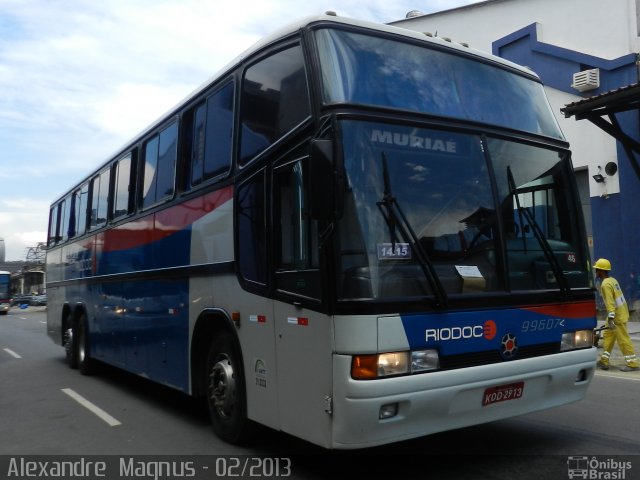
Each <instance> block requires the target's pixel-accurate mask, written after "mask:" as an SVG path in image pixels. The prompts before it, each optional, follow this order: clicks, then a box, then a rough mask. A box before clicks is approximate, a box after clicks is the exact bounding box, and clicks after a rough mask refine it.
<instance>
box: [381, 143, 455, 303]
mask: <svg viewBox="0 0 640 480" xmlns="http://www.w3.org/2000/svg"><path fill="white" fill-rule="evenodd" d="M382 178H383V183H384V191H383V195H382V200H380V201H379V202H377V203H376V204H377V205H378V208H379V209H380V213H381V214H382V217H383V218H384V221H385V222H386V224H387V227H388V228H389V237H390V238H391V248H392V250H393V251H394V252H395V250H396V243H398V235H397V233H396V230H397V231H399V232H400V235H401V237H402V238H403V239H404V240H405V241H406V242H408V243H412V244H413V246H414V251H415V253H416V257H417V259H418V263H419V265H420V268H421V269H422V272H423V273H424V276H425V277H426V279H427V281H428V282H429V284H430V285H431V288H432V290H433V294H434V297H435V306H436V308H445V307H446V306H447V293H446V292H445V290H444V287H443V286H442V283H441V282H440V279H439V278H438V274H437V273H436V271H435V268H434V266H433V263H432V262H431V260H430V259H429V256H428V255H427V253H426V252H425V251H424V249H423V248H422V245H421V244H420V241H419V239H418V236H417V235H416V232H415V230H414V229H413V227H412V226H411V223H409V221H408V220H407V217H405V215H404V213H403V211H402V209H401V208H400V205H399V204H398V200H396V197H394V196H393V193H392V192H391V180H390V178H389V168H388V166H387V156H386V155H385V153H384V152H382Z"/></svg>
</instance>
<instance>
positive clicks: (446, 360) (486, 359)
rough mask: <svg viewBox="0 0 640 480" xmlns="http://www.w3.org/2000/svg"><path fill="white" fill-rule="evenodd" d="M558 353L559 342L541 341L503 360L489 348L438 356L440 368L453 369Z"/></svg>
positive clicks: (498, 353) (521, 348) (496, 352)
mask: <svg viewBox="0 0 640 480" xmlns="http://www.w3.org/2000/svg"><path fill="white" fill-rule="evenodd" d="M554 353H560V344H559V343H543V344H540V345H530V346H526V347H520V349H519V350H518V353H517V355H516V356H515V358H513V359H510V360H503V359H502V357H501V356H500V352H498V351H497V350H490V351H487V352H473V353H463V354H460V355H446V356H441V357H440V370H454V369H456V368H465V367H475V366H478V365H488V364H491V363H501V362H505V361H513V360H521V359H524V358H533V357H542V356H544V355H551V354H554Z"/></svg>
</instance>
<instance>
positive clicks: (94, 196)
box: [89, 170, 110, 230]
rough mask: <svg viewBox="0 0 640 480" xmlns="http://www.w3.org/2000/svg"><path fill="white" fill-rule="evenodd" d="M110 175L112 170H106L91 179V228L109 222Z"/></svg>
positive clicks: (93, 228)
mask: <svg viewBox="0 0 640 480" xmlns="http://www.w3.org/2000/svg"><path fill="white" fill-rule="evenodd" d="M109 176H110V170H105V171H104V172H102V173H101V174H99V175H97V176H95V177H93V179H92V180H91V219H90V222H89V229H91V230H95V229H97V228H100V227H103V226H104V225H105V224H106V223H107V212H108V207H109Z"/></svg>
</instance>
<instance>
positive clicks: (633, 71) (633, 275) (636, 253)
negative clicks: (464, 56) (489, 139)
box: [492, 23, 640, 308]
mask: <svg viewBox="0 0 640 480" xmlns="http://www.w3.org/2000/svg"><path fill="white" fill-rule="evenodd" d="M492 50H493V53H494V54H495V55H498V56H500V57H502V58H505V59H507V60H511V61H513V62H515V63H518V64H521V65H526V66H528V67H530V68H531V69H532V70H533V71H535V72H536V73H537V74H538V75H539V76H540V78H541V79H542V81H543V82H544V83H545V84H546V85H547V86H550V87H552V88H555V89H557V90H560V91H563V92H567V93H570V94H572V95H577V94H579V93H578V92H577V91H576V90H574V89H572V88H571V83H572V78H573V74H574V73H577V72H580V71H582V70H587V69H591V68H599V69H600V87H599V88H598V89H596V90H592V91H589V92H586V94H585V95H584V96H585V97H591V96H595V95H599V94H601V93H605V92H608V91H610V90H615V89H616V88H620V87H624V86H627V85H630V84H634V83H637V82H638V67H637V66H636V60H637V56H636V54H634V53H632V54H628V55H624V56H622V57H619V58H615V59H612V60H607V59H603V58H599V57H595V56H592V55H587V54H585V53H580V52H576V51H573V50H569V49H566V48H562V47H558V46H555V45H550V44H546V43H543V42H540V41H539V40H538V31H537V24H535V23H534V24H531V25H529V26H527V27H524V28H522V29H520V30H518V31H516V32H514V33H512V34H510V35H507V36H506V37H503V38H501V39H498V40H496V41H495V42H493V47H492ZM555 113H556V114H559V112H555ZM616 117H617V119H618V122H619V123H620V125H621V127H622V129H623V130H624V131H625V133H627V134H628V135H629V136H631V137H632V138H634V139H636V140H638V141H640V115H639V112H638V111H637V110H632V111H630V112H626V113H621V114H617V115H616ZM580 121H582V122H588V120H580ZM593 128H598V127H596V126H593ZM617 157H618V158H617V163H618V173H617V175H619V182H620V193H616V194H610V195H608V196H607V197H605V198H602V197H599V196H595V197H591V211H592V221H593V242H594V255H595V257H596V258H598V257H605V258H608V259H609V260H611V262H612V264H613V272H612V273H613V276H615V277H616V278H617V279H618V281H619V282H620V284H621V286H622V288H623V290H624V293H625V297H626V298H627V302H628V303H629V304H630V305H631V306H632V307H634V304H636V303H638V304H639V305H637V306H638V308H640V258H639V257H640V179H639V178H638V177H637V176H636V174H635V172H634V170H633V168H632V167H631V165H630V163H629V160H628V158H627V155H626V153H625V151H624V149H623V148H622V145H621V144H620V142H617ZM595 160H596V161H597V159H595ZM588 163H589V164H593V163H594V160H591V159H590V161H589V162H588ZM594 260H595V259H594Z"/></svg>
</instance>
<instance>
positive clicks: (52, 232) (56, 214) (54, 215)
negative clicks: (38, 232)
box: [48, 204, 60, 246]
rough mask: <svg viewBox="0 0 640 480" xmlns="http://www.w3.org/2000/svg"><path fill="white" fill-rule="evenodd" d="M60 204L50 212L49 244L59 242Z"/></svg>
mask: <svg viewBox="0 0 640 480" xmlns="http://www.w3.org/2000/svg"><path fill="white" fill-rule="evenodd" d="M59 206H60V204H57V205H54V206H53V207H52V208H51V210H50V212H49V242H48V245H49V246H53V245H55V244H56V243H58V240H59V238H58V220H59V219H60V208H59Z"/></svg>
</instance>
